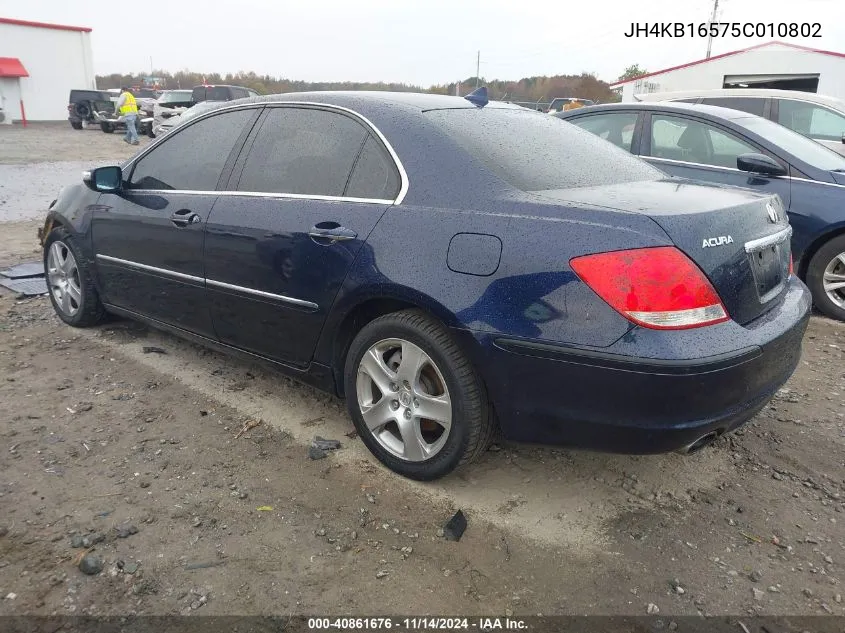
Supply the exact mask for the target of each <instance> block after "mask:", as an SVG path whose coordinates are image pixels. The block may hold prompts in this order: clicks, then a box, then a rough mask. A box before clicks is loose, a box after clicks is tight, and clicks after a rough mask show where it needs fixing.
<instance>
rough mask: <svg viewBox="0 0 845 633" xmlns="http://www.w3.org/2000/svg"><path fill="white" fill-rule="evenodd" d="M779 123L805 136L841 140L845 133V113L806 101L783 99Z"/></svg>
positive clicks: (779, 111)
mask: <svg viewBox="0 0 845 633" xmlns="http://www.w3.org/2000/svg"><path fill="white" fill-rule="evenodd" d="M778 123H780V124H781V125H783V126H785V127H788V128H789V129H790V130H795V131H796V132H798V133H799V134H803V135H804V136H809V137H810V138H816V139H822V140H825V141H841V140H842V136H843V135H845V115H842V114H839V113H838V112H834V111H833V110H829V109H827V108H825V107H823V106H819V105H816V104H813V103H806V102H804V101H793V100H792V99H782V100H781V101H780V104H779V107H778Z"/></svg>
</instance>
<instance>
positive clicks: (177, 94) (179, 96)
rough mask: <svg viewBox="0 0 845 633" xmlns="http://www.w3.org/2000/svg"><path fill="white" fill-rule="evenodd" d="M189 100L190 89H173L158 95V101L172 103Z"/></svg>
mask: <svg viewBox="0 0 845 633" xmlns="http://www.w3.org/2000/svg"><path fill="white" fill-rule="evenodd" d="M190 100H191V91H190V90H173V91H171V92H165V93H164V94H163V95H161V97H159V100H158V101H159V103H173V102H174V101H190Z"/></svg>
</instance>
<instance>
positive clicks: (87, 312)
mask: <svg viewBox="0 0 845 633" xmlns="http://www.w3.org/2000/svg"><path fill="white" fill-rule="evenodd" d="M51 253H53V255H52V256H51ZM43 259H44V273H45V276H46V278H47V279H46V281H47V290H48V294H49V295H50V302H51V303H52V304H53V309H54V310H55V311H56V314H57V315H58V317H59V318H60V319H61V320H62V321H64V322H65V323H67V324H68V325H72V326H73V327H91V326H93V325H97V324H98V323H101V322H102V321H103V320H105V317H106V311H105V309H104V308H103V304H102V302H101V301H100V295H99V293H98V292H97V289H96V287H95V286H94V280H93V278H92V276H91V265H90V262H89V260H88V259H87V258H86V257H85V255H84V254H83V253H82V251H81V250H80V249H79V247H78V246H77V244H76V241H75V240H74V238H73V237H72V236H71V235H70V233H68V231H67V230H65V229H64V228H63V227H56V228H55V229H53V230H52V231H50V234H49V235H48V236H47V239H46V241H45V242H44V257H43ZM68 260H70V261H72V263H73V265H74V266H75V274H74V270H73V269H72V268H71V266H70V265H68V266H57V265H56V264H58V263H60V262H65V261H68ZM62 282H64V285H62ZM67 288H71V290H66V289H67ZM74 295H75V296H74ZM64 297H67V298H68V301H66V302H65V301H63V298H64Z"/></svg>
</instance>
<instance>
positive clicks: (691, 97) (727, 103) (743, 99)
mask: <svg viewBox="0 0 845 633" xmlns="http://www.w3.org/2000/svg"><path fill="white" fill-rule="evenodd" d="M634 100H635V101H680V102H683V103H704V104H706V105H715V106H722V107H723V108H733V109H734V110H741V111H743V112H749V113H751V114H756V115H757V116H761V117H763V118H765V119H769V120H771V121H774V122H775V123H780V124H781V125H783V126H784V127H788V128H789V129H790V130H794V131H795V132H798V133H799V134H801V135H803V136H806V137H808V138H811V139H813V140H814V141H816V142H818V143H821V144H822V145H825V146H826V147H829V148H830V149H832V150H833V151H835V152H838V153H840V154H843V155H845V101H842V100H841V99H836V98H835V97H827V96H825V95H818V94H816V93H814V92H799V91H797V90H768V89H762V88H760V89H757V88H726V89H724V90H686V91H683V92H654V93H651V94H640V95H634Z"/></svg>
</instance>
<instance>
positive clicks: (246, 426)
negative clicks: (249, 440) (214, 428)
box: [235, 420, 261, 439]
mask: <svg viewBox="0 0 845 633" xmlns="http://www.w3.org/2000/svg"><path fill="white" fill-rule="evenodd" d="M259 424H261V420H247V421H246V422H244V425H243V426H242V427H241V430H240V431H238V433H237V435H235V439H238V438H239V437H240V436H241V435H243V434H244V433H246V432H247V431H251V430H252V429H254V428H255V427H256V426H258V425H259Z"/></svg>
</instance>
